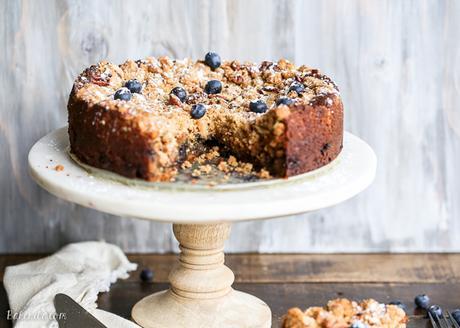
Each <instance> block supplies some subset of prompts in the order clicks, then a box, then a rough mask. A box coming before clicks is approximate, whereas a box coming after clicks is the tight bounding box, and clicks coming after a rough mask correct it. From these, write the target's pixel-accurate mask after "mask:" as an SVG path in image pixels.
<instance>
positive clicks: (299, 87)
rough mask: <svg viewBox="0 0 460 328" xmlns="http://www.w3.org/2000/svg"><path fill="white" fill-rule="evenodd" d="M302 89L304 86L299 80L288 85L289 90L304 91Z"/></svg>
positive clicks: (298, 92)
mask: <svg viewBox="0 0 460 328" xmlns="http://www.w3.org/2000/svg"><path fill="white" fill-rule="evenodd" d="M304 90H305V86H304V85H303V84H301V83H299V82H294V83H292V84H291V86H290V87H289V91H295V92H297V94H301V93H302V92H304Z"/></svg>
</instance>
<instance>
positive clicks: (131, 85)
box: [125, 79, 142, 93]
mask: <svg viewBox="0 0 460 328" xmlns="http://www.w3.org/2000/svg"><path fill="white" fill-rule="evenodd" d="M125 87H126V88H128V89H129V91H131V92H132V93H141V90H142V83H141V82H139V81H138V80H136V79H133V80H129V81H128V82H126V83H125Z"/></svg>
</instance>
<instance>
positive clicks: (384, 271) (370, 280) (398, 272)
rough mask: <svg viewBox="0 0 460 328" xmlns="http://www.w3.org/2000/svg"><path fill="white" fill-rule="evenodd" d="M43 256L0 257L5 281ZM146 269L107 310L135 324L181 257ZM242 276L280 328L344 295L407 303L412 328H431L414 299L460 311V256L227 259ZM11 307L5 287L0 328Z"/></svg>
mask: <svg viewBox="0 0 460 328" xmlns="http://www.w3.org/2000/svg"><path fill="white" fill-rule="evenodd" d="M39 257H40V256H37V255H4V256H0V280H1V279H2V278H3V272H4V268H5V266H8V265H13V264H18V263H22V262H25V261H29V260H33V259H37V258H39ZM129 258H130V260H131V261H134V262H136V263H138V264H139V270H138V271H140V269H142V268H144V267H150V268H151V269H153V270H154V273H155V278H154V282H153V283H142V282H140V280H139V272H134V273H132V274H131V276H130V278H129V279H127V280H123V281H119V282H117V283H116V284H114V285H113V286H112V288H111V290H110V292H108V293H104V294H101V295H100V297H99V307H100V308H102V309H105V310H108V311H111V312H113V313H116V314H118V315H121V316H123V317H126V318H129V317H130V311H131V308H132V306H133V305H134V304H135V303H136V302H137V301H138V300H140V299H141V298H142V297H144V296H146V295H149V294H151V293H153V292H156V291H160V290H162V289H165V288H167V287H168V285H167V276H168V272H169V270H170V268H171V266H172V265H173V263H174V261H175V260H176V256H175V255H173V254H166V255H153V254H148V255H147V254H143V255H130V256H129ZM226 264H227V265H228V266H229V267H230V268H231V269H232V270H233V271H234V273H235V275H236V281H235V284H234V287H235V288H236V289H239V290H242V291H245V292H249V293H251V294H253V295H255V296H257V297H259V298H261V299H262V300H264V301H265V302H266V303H267V304H268V305H269V306H270V308H271V310H272V313H273V327H278V326H279V323H280V319H281V317H282V315H283V314H284V313H285V312H286V311H287V309H289V308H290V307H293V306H298V307H301V308H306V307H308V306H313V305H324V304H325V303H326V302H327V300H329V299H332V298H336V297H347V298H352V299H362V298H375V299H377V300H378V301H380V302H390V301H391V300H401V301H403V302H404V303H405V304H406V305H407V306H408V308H409V314H410V325H409V327H425V326H427V320H426V319H425V318H424V316H423V314H421V313H419V312H418V311H417V310H415V309H414V304H413V299H414V296H415V295H417V294H421V293H426V294H428V295H429V296H430V297H431V299H432V302H433V303H436V304H440V305H441V306H442V307H443V308H445V309H454V308H460V254H398V255H394V254H393V255H390V254H368V255H361V254H355V255H349V254H347V255H345V254H340V255H337V254H334V255H324V254H318V255H308V254H282V255H280V254H273V255H272V254H270V255H259V254H235V255H227V256H226ZM7 310H8V302H7V298H6V293H5V290H4V288H3V285H2V286H1V288H0V313H2V317H1V318H0V327H10V326H11V325H10V323H9V322H7V320H6V311H7Z"/></svg>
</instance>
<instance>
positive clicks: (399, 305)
mask: <svg viewBox="0 0 460 328" xmlns="http://www.w3.org/2000/svg"><path fill="white" fill-rule="evenodd" d="M388 304H390V305H396V306H398V307H400V308H401V309H403V310H404V311H405V312H407V306H406V304H404V303H403V302H401V301H399V300H398V301H391V302H390V303H388Z"/></svg>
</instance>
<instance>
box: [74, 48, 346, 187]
mask: <svg viewBox="0 0 460 328" xmlns="http://www.w3.org/2000/svg"><path fill="white" fill-rule="evenodd" d="M68 113H69V138H70V147H71V152H72V153H73V155H74V156H76V157H77V158H78V159H79V160H80V161H81V162H83V163H85V164H88V165H91V166H94V167H97V168H101V169H106V170H109V171H112V172H115V173H118V174H120V175H123V176H125V177H128V178H139V179H144V180H148V181H171V180H174V177H175V176H176V175H177V173H178V171H179V170H180V168H181V166H182V164H183V163H184V161H185V160H186V159H187V156H188V154H191V153H193V152H194V151H195V150H196V149H206V148H208V149H212V148H213V147H216V146H218V147H219V149H222V150H224V151H225V152H226V153H228V154H230V155H231V156H232V157H234V158H236V159H237V160H239V161H242V162H245V163H250V164H251V165H253V166H254V167H256V168H258V169H261V170H264V171H266V172H269V174H270V175H271V176H273V177H289V176H293V175H297V174H300V173H304V172H308V171H311V170H314V169H316V168H319V167H321V166H323V165H326V164H328V163H329V162H331V161H332V160H333V159H334V158H336V157H337V155H338V154H339V153H340V151H341V149H342V139H343V106H342V101H341V98H340V95H339V91H338V88H337V86H336V85H335V83H334V82H333V81H332V80H331V79H330V78H329V77H327V76H325V75H323V74H321V73H320V72H319V71H318V70H317V69H313V68H310V67H308V66H295V65H294V64H292V63H290V62H289V61H287V60H284V59H281V60H279V61H278V62H269V61H264V62H262V63H260V64H257V63H251V62H245V63H240V62H238V61H235V60H234V61H223V60H221V58H220V56H219V55H218V54H216V53H208V54H207V55H206V56H205V58H204V60H199V61H193V60H191V59H184V60H172V59H170V58H168V57H159V58H153V57H148V58H146V59H143V60H137V61H133V60H128V61H126V62H125V63H123V64H121V65H115V64H112V63H109V62H101V63H99V64H97V65H93V66H91V67H89V68H87V69H85V70H84V71H83V72H82V73H81V74H80V75H79V76H78V78H77V79H76V81H75V83H74V86H73V89H72V92H71V94H70V98H69V102H68Z"/></svg>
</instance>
